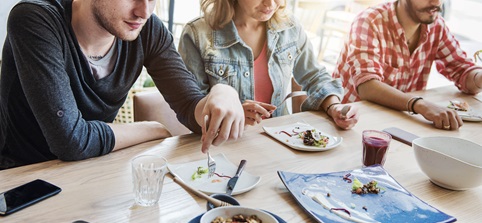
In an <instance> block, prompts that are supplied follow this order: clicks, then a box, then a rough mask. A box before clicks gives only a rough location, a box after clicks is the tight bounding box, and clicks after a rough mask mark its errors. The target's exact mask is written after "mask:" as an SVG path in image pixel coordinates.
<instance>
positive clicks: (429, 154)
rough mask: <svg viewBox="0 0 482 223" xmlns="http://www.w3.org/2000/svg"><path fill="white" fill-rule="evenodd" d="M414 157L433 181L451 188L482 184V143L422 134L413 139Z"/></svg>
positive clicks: (460, 188)
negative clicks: (422, 135) (420, 136)
mask: <svg viewBox="0 0 482 223" xmlns="http://www.w3.org/2000/svg"><path fill="white" fill-rule="evenodd" d="M412 147H413V149H414V154H415V158H416V160H417V163H418V165H419V167H420V169H421V170H422V172H424V173H425V175H427V176H428V177H429V178H430V181H432V182H433V183H434V184H436V185H438V186H441V187H443V188H447V189H451V190H467V189H470V188H474V187H478V186H480V185H482V159H481V158H480V157H482V146H481V145H479V144H477V143H474V142H471V141H468V140H465V139H461V138H455V137H445V136H438V137H422V138H418V139H415V140H413V142H412Z"/></svg>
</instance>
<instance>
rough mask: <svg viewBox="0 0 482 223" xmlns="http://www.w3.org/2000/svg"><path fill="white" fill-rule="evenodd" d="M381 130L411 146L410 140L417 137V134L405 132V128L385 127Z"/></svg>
mask: <svg viewBox="0 0 482 223" xmlns="http://www.w3.org/2000/svg"><path fill="white" fill-rule="evenodd" d="M383 131H384V132H386V133H388V134H390V135H391V136H392V138H393V139H395V140H398V141H400V142H402V143H405V144H407V145H409V146H412V141H413V140H414V139H416V138H419V136H417V135H415V134H413V133H410V132H407V131H405V130H402V129H399V128H397V127H390V128H386V129H384V130H383Z"/></svg>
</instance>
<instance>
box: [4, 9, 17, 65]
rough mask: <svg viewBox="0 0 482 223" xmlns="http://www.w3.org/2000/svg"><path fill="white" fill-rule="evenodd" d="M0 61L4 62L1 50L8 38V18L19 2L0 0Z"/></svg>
mask: <svg viewBox="0 0 482 223" xmlns="http://www.w3.org/2000/svg"><path fill="white" fill-rule="evenodd" d="M0 1H1V3H0V60H2V54H1V49H3V43H4V42H5V37H6V36H7V18H8V13H9V12H10V10H11V9H12V7H13V6H14V5H15V3H17V2H19V0H0Z"/></svg>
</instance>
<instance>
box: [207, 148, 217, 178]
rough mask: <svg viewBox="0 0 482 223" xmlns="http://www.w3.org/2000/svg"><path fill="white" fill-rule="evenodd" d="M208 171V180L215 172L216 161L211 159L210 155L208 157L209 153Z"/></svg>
mask: <svg viewBox="0 0 482 223" xmlns="http://www.w3.org/2000/svg"><path fill="white" fill-rule="evenodd" d="M208 169H209V173H208V178H211V177H212V176H213V175H214V171H216V161H215V160H214V159H213V157H211V155H209V152H208Z"/></svg>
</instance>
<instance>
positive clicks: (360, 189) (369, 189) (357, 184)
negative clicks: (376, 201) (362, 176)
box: [351, 178, 380, 194]
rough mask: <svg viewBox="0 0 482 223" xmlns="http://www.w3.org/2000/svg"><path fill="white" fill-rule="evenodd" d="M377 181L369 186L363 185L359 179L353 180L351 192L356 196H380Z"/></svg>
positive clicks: (368, 184) (371, 182)
mask: <svg viewBox="0 0 482 223" xmlns="http://www.w3.org/2000/svg"><path fill="white" fill-rule="evenodd" d="M377 184H378V183H377V181H375V180H372V181H370V182H369V183H367V184H363V183H362V182H361V181H359V180H358V179H357V178H355V179H354V180H353V184H352V187H351V192H352V193H355V194H378V193H380V188H379V187H378V186H377Z"/></svg>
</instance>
